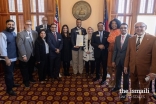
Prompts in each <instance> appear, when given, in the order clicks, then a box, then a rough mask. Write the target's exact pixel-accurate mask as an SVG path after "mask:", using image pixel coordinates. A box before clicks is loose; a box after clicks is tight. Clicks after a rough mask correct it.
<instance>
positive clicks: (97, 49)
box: [91, 22, 109, 85]
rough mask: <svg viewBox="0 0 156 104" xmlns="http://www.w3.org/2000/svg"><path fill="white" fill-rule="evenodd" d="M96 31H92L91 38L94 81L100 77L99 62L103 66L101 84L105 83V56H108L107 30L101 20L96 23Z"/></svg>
mask: <svg viewBox="0 0 156 104" xmlns="http://www.w3.org/2000/svg"><path fill="white" fill-rule="evenodd" d="M97 27H98V31H96V32H94V33H93V35H92V39H91V45H92V46H93V47H94V57H95V61H96V78H94V79H93V80H94V81H97V80H99V79H100V63H102V66H103V77H102V81H101V82H100V84H101V85H103V84H105V83H106V76H107V58H108V49H107V48H108V45H109V43H108V41H107V38H108V35H109V32H107V31H104V25H103V23H102V22H99V23H98V24H97Z"/></svg>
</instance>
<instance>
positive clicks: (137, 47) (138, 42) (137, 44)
mask: <svg viewBox="0 0 156 104" xmlns="http://www.w3.org/2000/svg"><path fill="white" fill-rule="evenodd" d="M140 38H141V37H138V40H137V43H136V51H138V49H139V46H140Z"/></svg>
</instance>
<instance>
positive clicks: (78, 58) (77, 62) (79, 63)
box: [71, 19, 87, 76]
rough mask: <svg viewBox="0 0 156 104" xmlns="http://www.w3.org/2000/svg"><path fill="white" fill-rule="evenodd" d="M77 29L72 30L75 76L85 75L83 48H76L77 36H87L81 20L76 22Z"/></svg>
mask: <svg viewBox="0 0 156 104" xmlns="http://www.w3.org/2000/svg"><path fill="white" fill-rule="evenodd" d="M76 25H77V26H76V27H75V28H73V29H71V42H72V46H73V48H72V60H73V73H74V76H76V74H77V73H78V72H79V73H80V74H81V75H82V73H83V47H82V46H76V38H77V35H86V34H87V32H86V29H85V28H82V27H81V25H82V21H81V19H77V20H76Z"/></svg>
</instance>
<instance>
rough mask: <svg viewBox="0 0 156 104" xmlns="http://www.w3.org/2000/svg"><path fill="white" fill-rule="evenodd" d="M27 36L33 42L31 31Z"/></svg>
mask: <svg viewBox="0 0 156 104" xmlns="http://www.w3.org/2000/svg"><path fill="white" fill-rule="evenodd" d="M29 37H30V39H31V42H32V43H33V39H32V36H31V33H30V32H29Z"/></svg>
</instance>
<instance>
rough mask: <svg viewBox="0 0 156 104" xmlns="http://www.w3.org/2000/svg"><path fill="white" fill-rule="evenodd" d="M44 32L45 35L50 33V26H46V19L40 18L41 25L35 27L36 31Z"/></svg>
mask: <svg viewBox="0 0 156 104" xmlns="http://www.w3.org/2000/svg"><path fill="white" fill-rule="evenodd" d="M42 29H44V30H46V33H48V32H50V25H48V19H47V17H43V18H42V25H39V26H36V31H37V32H38V33H39V32H40V30H42Z"/></svg>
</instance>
